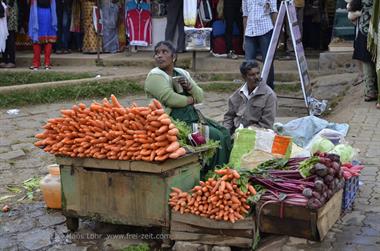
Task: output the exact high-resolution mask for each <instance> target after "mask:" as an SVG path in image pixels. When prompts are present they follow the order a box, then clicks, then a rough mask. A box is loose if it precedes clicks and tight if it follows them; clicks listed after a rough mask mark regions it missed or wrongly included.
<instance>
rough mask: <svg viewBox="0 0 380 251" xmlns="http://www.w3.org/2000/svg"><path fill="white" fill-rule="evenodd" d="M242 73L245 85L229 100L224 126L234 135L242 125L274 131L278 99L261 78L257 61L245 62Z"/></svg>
mask: <svg viewBox="0 0 380 251" xmlns="http://www.w3.org/2000/svg"><path fill="white" fill-rule="evenodd" d="M240 72H241V75H242V77H243V79H244V80H245V84H244V85H243V86H242V87H240V88H239V89H237V90H236V91H235V92H234V93H233V94H232V96H231V97H230V98H229V99H228V111H227V112H226V114H224V121H223V125H224V126H225V127H226V128H227V129H228V130H229V131H230V134H231V135H232V134H233V133H234V132H235V130H236V128H239V127H240V125H242V126H243V127H248V126H251V125H252V126H256V127H260V128H267V129H272V126H273V123H274V118H275V116H276V111H277V97H276V94H275V93H274V92H273V90H272V89H271V88H270V87H269V86H268V85H267V84H266V83H264V82H262V81H261V78H260V67H259V65H258V63H257V62H256V61H244V62H243V63H242V64H241V66H240Z"/></svg>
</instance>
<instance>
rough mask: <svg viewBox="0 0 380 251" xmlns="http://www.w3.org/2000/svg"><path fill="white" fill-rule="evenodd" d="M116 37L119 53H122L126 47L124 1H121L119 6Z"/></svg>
mask: <svg viewBox="0 0 380 251" xmlns="http://www.w3.org/2000/svg"><path fill="white" fill-rule="evenodd" d="M117 27H118V37H119V51H124V50H125V47H126V45H127V38H126V32H125V30H126V24H125V9H124V1H123V0H121V2H120V5H119V19H118V25H117Z"/></svg>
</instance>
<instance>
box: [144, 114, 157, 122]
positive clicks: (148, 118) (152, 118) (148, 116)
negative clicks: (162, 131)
mask: <svg viewBox="0 0 380 251" xmlns="http://www.w3.org/2000/svg"><path fill="white" fill-rule="evenodd" d="M157 118H158V116H154V115H151V114H149V115H147V117H146V119H147V120H148V121H155V120H157Z"/></svg>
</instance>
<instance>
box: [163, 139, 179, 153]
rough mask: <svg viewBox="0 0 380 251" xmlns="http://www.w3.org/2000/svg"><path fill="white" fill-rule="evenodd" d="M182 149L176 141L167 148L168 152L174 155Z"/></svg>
mask: <svg viewBox="0 0 380 251" xmlns="http://www.w3.org/2000/svg"><path fill="white" fill-rule="evenodd" d="M179 147H180V145H179V143H178V141H174V142H172V143H171V144H170V145H169V146H168V147H167V148H166V151H167V152H169V153H172V152H174V151H176V150H177V149H178V148H179Z"/></svg>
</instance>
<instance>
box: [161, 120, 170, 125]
mask: <svg viewBox="0 0 380 251" xmlns="http://www.w3.org/2000/svg"><path fill="white" fill-rule="evenodd" d="M160 122H161V123H162V124H163V125H170V123H171V122H172V121H171V120H170V119H169V118H168V119H162V120H160Z"/></svg>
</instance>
